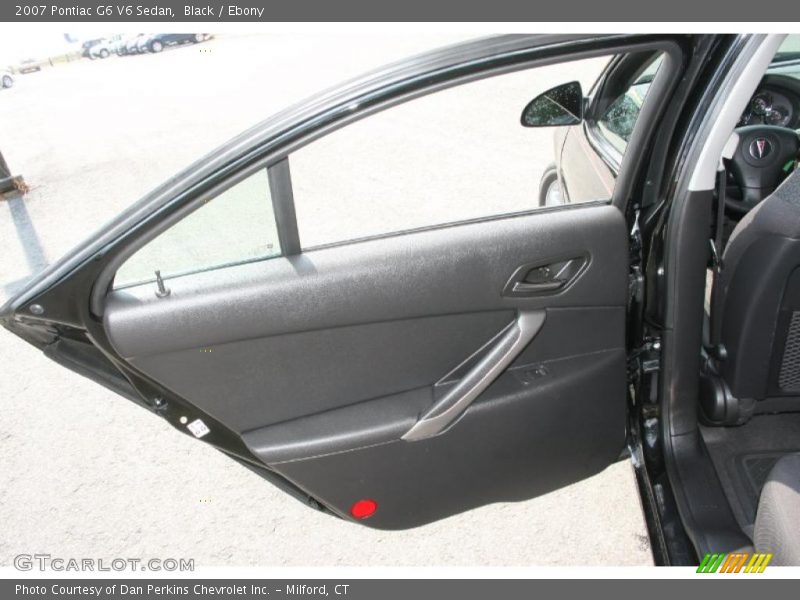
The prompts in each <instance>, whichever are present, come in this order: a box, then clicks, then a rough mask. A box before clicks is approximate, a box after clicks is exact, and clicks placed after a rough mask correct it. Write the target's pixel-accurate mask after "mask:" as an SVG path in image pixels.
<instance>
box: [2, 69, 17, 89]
mask: <svg viewBox="0 0 800 600" xmlns="http://www.w3.org/2000/svg"><path fill="white" fill-rule="evenodd" d="M13 85H14V77H12V76H11V71H8V70H0V88H3V89H5V88H10V87H12V86H13Z"/></svg>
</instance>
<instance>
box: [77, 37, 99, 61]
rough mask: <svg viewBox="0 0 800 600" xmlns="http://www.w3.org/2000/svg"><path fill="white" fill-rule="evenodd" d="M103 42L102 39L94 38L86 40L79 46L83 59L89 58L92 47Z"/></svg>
mask: <svg viewBox="0 0 800 600" xmlns="http://www.w3.org/2000/svg"><path fill="white" fill-rule="evenodd" d="M102 41H103V38H94V39H91V40H86V41H85V42H83V44H81V48H82V49H81V56H82V57H84V58H91V57H92V56H91V51H92V48H93V47H94V46H96V45H97V44H100V43H101V42H102Z"/></svg>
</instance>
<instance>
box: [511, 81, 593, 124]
mask: <svg viewBox="0 0 800 600" xmlns="http://www.w3.org/2000/svg"><path fill="white" fill-rule="evenodd" d="M582 120H583V90H582V89H581V84H580V83H578V82H577V81H571V82H570V83H563V84H561V85H558V86H556V87H554V88H552V89H550V90H547V91H546V92H544V93H542V94H539V95H538V96H536V98H534V99H533V100H531V101H530V102H529V103H528V105H527V106H526V107H525V108H524V109H523V111H522V117H521V119H520V122H521V123H522V126H523V127H558V126H563V125H577V124H578V123H580V122H581V121H582Z"/></svg>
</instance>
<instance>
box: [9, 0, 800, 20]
mask: <svg viewBox="0 0 800 600" xmlns="http://www.w3.org/2000/svg"><path fill="white" fill-rule="evenodd" d="M799 16H800V4H799V3H796V2H786V0H759V2H758V3H757V6H756V5H754V3H753V2H752V1H751V0H747V1H745V0H725V1H720V0H650V1H649V2H645V1H642V0H572V1H571V2H558V1H553V0H492V1H491V2H486V1H483V2H479V1H476V0H403V1H402V2H387V1H378V0H234V1H220V0H210V1H208V2H206V1H202V0H145V1H136V0H133V1H131V0H129V1H120V0H10V1H7V0H4V2H2V3H0V21H3V22H98V23H99V22H126V21H127V22H153V23H155V22H176V23H177V22H185V21H194V22H248V21H249V22H286V21H309V22H312V21H327V22H344V21H354V22H359V21H389V22H391V21H416V22H423V21H432V22H483V21H489V22H503V21H523V22H537V21H538V22H555V21H563V22H569V21H574V22H604V23H610V22H638V21H642V22H644V21H651V22H653V21H685V22H692V21H700V22H740V23H741V22H746V23H752V22H759V21H762V22H767V21H781V22H784V23H786V22H792V21H800V18H798V17H799Z"/></svg>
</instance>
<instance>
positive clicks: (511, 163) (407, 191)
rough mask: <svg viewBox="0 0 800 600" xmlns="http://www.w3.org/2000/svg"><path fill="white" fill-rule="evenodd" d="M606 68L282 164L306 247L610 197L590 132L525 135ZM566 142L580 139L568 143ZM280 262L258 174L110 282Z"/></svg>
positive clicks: (643, 76) (490, 81) (429, 100)
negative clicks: (546, 111)
mask: <svg viewBox="0 0 800 600" xmlns="http://www.w3.org/2000/svg"><path fill="white" fill-rule="evenodd" d="M609 58H610V57H596V58H591V59H583V60H575V61H571V62H565V63H560V64H555V65H549V66H544V67H537V68H532V69H526V70H521V71H516V72H511V73H504V74H501V75H496V76H492V77H489V78H485V79H481V80H478V81H471V82H468V83H464V84H461V85H458V86H455V87H452V88H448V89H445V90H440V91H437V92H434V93H431V94H428V95H424V96H421V97H418V98H415V99H412V100H410V101H407V102H404V103H401V104H398V105H396V106H393V107H391V108H388V109H386V110H383V111H381V112H377V113H375V114H372V115H370V116H367V117H365V118H363V119H360V120H357V121H354V122H352V123H350V124H348V125H346V126H344V127H342V128H340V129H336V130H334V131H333V132H331V133H328V134H327V135H325V136H324V137H322V138H320V139H318V140H315V141H313V142H311V143H309V144H308V145H306V146H304V147H301V148H300V149H298V150H296V151H295V152H293V153H292V154H290V155H289V157H288V161H287V164H288V165H289V169H290V171H291V186H292V194H293V198H294V208H295V212H296V215H297V226H298V231H299V237H300V245H301V247H302V249H309V248H314V247H319V246H322V245H327V244H332V243H341V242H347V241H351V240H357V239H363V238H367V237H372V236H380V235H387V234H393V233H397V232H403V231H409V230H414V229H418V228H425V227H431V226H441V225H448V224H452V223H460V222H467V221H470V220H477V219H485V218H492V217H496V216H502V215H508V214H515V213H521V212H528V211H531V210H534V209H538V208H552V207H553V206H555V205H561V204H566V203H579V202H588V201H608V200H609V198H610V197H611V192H613V186H614V178H613V176H612V175H611V173H610V171H609V170H608V169H607V168H606V167H605V165H603V164H601V161H600V159H599V158H597V157H596V156H591V154H592V153H591V145H590V144H589V143H588V142H587V141H586V139H585V137H582V136H583V135H584V134H583V125H582V124H576V125H571V126H562V127H524V126H523V125H522V123H521V117H522V113H523V109H525V107H526V106H527V105H528V104H529V103H530V102H531V101H532V100H533V99H535V98H537V97H538V96H539V95H540V94H543V93H544V92H547V91H549V90H552V88H554V87H558V86H561V85H563V84H565V83H568V82H576V81H577V82H579V83H580V84H581V86H582V88H583V90H589V89H591V88H592V86H593V84H594V83H595V82H596V80H597V78H598V76H599V75H600V74H601V73H602V72H603V70H604V68H605V67H606V65H607V64H608V61H609ZM657 68H658V64H654V65H650V67H649V68H648V69H646V70H644V71H643V72H642V73H640V75H639V77H638V79H637V81H636V82H635V83H634V84H633V85H632V86H631V89H630V90H628V92H627V93H626V94H625V100H624V102H626V103H633V104H632V106H635V109H634V108H631V109H630V110H629V111H628V113H627V114H622V112H624V111H623V108H619V109H618V110H619V111H620V114H619V115H617V114H616V113H615V114H611V111H610V113H609V118H608V121H607V125H608V127H609V128H610V129H609V130H611V129H613V130H615V131H617V132H618V135H620V136H621V137H622V138H623V139H625V140H627V137H625V135H627V136H629V133H630V131H629V130H630V129H632V122H633V120H635V118H636V116H637V115H638V108H639V107H640V106H641V102H642V101H643V99H644V97H645V95H646V93H647V88H648V87H649V85H650V82H651V81H652V75H653V74H654V73H655V71H656V70H657ZM626 106H627V104H626ZM612 110H613V107H612ZM626 127H627V128H628V129H629V130H628V133H627V134H626V133H625V132H626V129H625V128H626ZM569 132H575V133H574V134H573V135H572V136H571V138H572V139H571V140H570V139H568V133H569ZM570 144H572V146H570V147H575V144H577V146H578V147H579V148H578V150H576V151H575V152H572V151H570V155H571V156H570V158H569V162H570V164H571V169H572V171H573V175H572V179H571V182H569V183H570V184H571V186H572V187H571V189H570V186H569V185H568V182H567V178H566V177H564V176H563V175H564V174H563V172H562V169H561V162H563V161H561V158H562V155H563V154H565V153H566V149H567V148H568V146H569V145H570ZM581 157H582V158H581ZM592 178H594V180H593V179H592ZM562 183H563V186H562ZM280 253H281V250H280V243H279V238H278V234H277V227H276V221H275V216H274V214H273V209H272V199H271V197H270V186H269V178H268V173H267V170H266V169H263V170H261V171H259V172H257V173H255V174H253V175H251V176H249V177H248V178H247V179H244V180H242V181H241V182H239V183H237V184H236V185H233V186H232V187H230V188H229V189H228V190H227V191H225V192H223V193H221V194H220V195H219V196H217V197H215V198H213V199H212V200H210V201H208V202H206V203H205V204H203V205H202V206H200V207H199V208H197V209H196V210H195V211H194V212H192V213H190V214H189V215H188V216H186V217H184V218H183V219H182V220H181V221H179V222H178V223H177V224H175V225H173V226H172V227H171V228H169V229H168V230H166V231H165V232H163V233H161V234H160V235H159V236H158V237H156V238H154V239H153V240H151V241H150V242H148V243H147V244H146V245H144V246H143V247H142V248H141V249H139V250H138V251H137V252H136V253H135V254H133V255H132V256H131V257H130V258H129V259H128V260H127V261H126V262H125V263H124V264H123V265H122V266H121V267H120V268H119V270H118V271H117V273H116V276H115V280H114V286H115V287H117V288H119V287H124V286H128V285H134V284H138V283H145V282H151V281H153V280H154V279H155V277H156V276H155V273H156V271H158V272H160V274H161V276H162V277H163V278H168V277H174V276H178V275H184V274H188V273H194V272H199V271H204V270H208V269H213V268H217V267H223V266H228V265H233V264H238V263H243V262H250V261H255V260H263V259H269V258H273V257H276V256H279V255H280Z"/></svg>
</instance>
